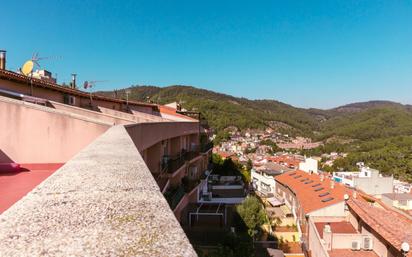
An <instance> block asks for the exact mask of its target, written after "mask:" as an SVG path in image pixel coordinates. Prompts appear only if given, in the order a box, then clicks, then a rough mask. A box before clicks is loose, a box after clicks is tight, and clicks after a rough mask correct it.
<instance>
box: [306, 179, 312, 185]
mask: <svg viewBox="0 0 412 257" xmlns="http://www.w3.org/2000/svg"><path fill="white" fill-rule="evenodd" d="M310 183H313V180H309V181H306V182H305V185H307V184H310Z"/></svg>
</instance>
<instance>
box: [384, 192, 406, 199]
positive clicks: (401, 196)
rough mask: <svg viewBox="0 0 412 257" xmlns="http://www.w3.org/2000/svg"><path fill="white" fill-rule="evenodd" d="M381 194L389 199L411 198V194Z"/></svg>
mask: <svg viewBox="0 0 412 257" xmlns="http://www.w3.org/2000/svg"><path fill="white" fill-rule="evenodd" d="M382 196H385V197H387V198H389V199H391V200H412V194H396V193H388V194H383V195H382Z"/></svg>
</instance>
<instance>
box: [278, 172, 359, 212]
mask: <svg viewBox="0 0 412 257" xmlns="http://www.w3.org/2000/svg"><path fill="white" fill-rule="evenodd" d="M292 174H293V175H292ZM275 179H276V181H277V182H279V183H281V184H282V185H285V186H287V187H288V188H290V190H292V191H293V192H294V193H295V194H296V197H297V200H298V201H299V203H300V205H301V207H302V208H303V211H304V213H305V214H308V213H310V212H313V211H315V210H319V209H322V208H325V207H327V206H330V205H333V204H336V203H339V202H342V201H344V195H345V194H348V195H349V196H350V195H352V190H350V189H348V188H346V187H344V186H343V185H341V184H339V183H335V182H333V181H332V180H331V179H330V178H328V177H326V176H324V179H323V180H322V179H321V176H320V175H317V174H309V173H306V172H304V171H301V170H297V171H293V172H286V173H284V174H282V175H279V176H276V177H275ZM331 184H333V185H334V187H333V188H331Z"/></svg>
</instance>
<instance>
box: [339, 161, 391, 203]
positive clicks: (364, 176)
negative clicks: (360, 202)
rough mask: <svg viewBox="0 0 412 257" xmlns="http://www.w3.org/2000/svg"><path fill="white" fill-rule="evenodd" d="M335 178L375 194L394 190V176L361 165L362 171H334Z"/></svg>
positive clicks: (347, 184) (378, 194)
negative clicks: (384, 174)
mask: <svg viewBox="0 0 412 257" xmlns="http://www.w3.org/2000/svg"><path fill="white" fill-rule="evenodd" d="M333 180H334V181H336V182H339V183H342V184H344V185H346V186H349V187H353V188H356V189H359V190H362V191H363V192H365V193H367V194H370V195H374V196H380V195H382V194H386V193H392V192H393V176H383V175H382V174H380V173H379V171H378V170H375V169H371V168H369V167H364V166H363V167H361V169H360V172H334V173H333Z"/></svg>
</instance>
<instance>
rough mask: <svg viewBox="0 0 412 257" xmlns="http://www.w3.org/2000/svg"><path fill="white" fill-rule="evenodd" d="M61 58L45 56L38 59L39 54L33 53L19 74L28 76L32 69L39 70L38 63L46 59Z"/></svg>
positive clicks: (58, 57) (59, 57)
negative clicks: (36, 68)
mask: <svg viewBox="0 0 412 257" xmlns="http://www.w3.org/2000/svg"><path fill="white" fill-rule="evenodd" d="M61 58H62V57H61V56H47V57H39V53H34V54H33V56H32V57H31V59H30V60H28V61H26V62H25V63H24V64H23V67H22V68H21V72H22V73H23V75H25V76H29V75H30V74H32V72H33V68H34V67H35V66H36V67H38V68H41V66H40V63H39V61H41V60H47V59H61Z"/></svg>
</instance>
